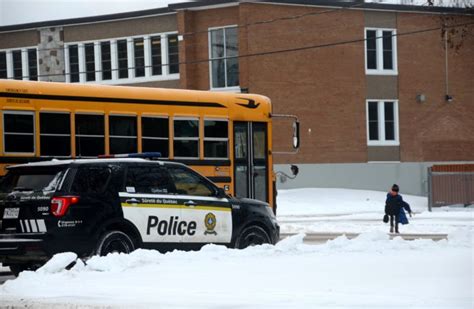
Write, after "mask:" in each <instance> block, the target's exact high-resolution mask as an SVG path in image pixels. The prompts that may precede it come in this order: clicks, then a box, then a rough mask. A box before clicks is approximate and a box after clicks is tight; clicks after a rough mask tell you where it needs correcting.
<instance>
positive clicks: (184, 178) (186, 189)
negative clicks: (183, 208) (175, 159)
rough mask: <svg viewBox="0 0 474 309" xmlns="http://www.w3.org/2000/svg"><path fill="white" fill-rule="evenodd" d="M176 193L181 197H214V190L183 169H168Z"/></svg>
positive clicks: (199, 178)
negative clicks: (181, 195)
mask: <svg viewBox="0 0 474 309" xmlns="http://www.w3.org/2000/svg"><path fill="white" fill-rule="evenodd" d="M169 172H170V175H171V178H173V181H174V186H175V187H176V192H177V193H178V194H183V195H197V196H214V195H215V190H214V189H213V188H212V186H211V185H210V184H208V183H206V182H205V180H204V179H203V178H201V177H199V176H198V175H196V174H195V173H193V172H192V171H190V170H188V169H186V168H183V167H169Z"/></svg>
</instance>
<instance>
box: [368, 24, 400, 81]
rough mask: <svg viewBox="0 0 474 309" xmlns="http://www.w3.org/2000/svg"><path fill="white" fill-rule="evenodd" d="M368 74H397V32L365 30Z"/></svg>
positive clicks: (390, 30)
mask: <svg viewBox="0 0 474 309" xmlns="http://www.w3.org/2000/svg"><path fill="white" fill-rule="evenodd" d="M365 38H366V44H365V58H366V60H365V63H366V73H367V74H397V48H396V42H397V41H396V30H394V29H365Z"/></svg>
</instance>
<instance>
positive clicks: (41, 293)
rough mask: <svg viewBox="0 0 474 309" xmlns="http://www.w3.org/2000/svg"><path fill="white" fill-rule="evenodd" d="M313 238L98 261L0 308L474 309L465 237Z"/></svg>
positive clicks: (7, 287) (16, 288)
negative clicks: (313, 240)
mask: <svg viewBox="0 0 474 309" xmlns="http://www.w3.org/2000/svg"><path fill="white" fill-rule="evenodd" d="M303 236H304V235H303V234H301V235H297V236H294V237H291V238H288V239H285V240H283V241H281V242H280V243H278V244H277V245H276V246H271V245H263V246H258V247H252V248H248V249H246V250H235V249H228V248H225V247H223V246H216V245H207V246H205V247H204V248H203V249H202V250H200V251H198V252H181V251H174V252H171V253H167V254H160V253H158V252H156V251H152V250H137V251H135V252H133V253H132V254H130V255H124V254H111V255H109V256H107V257H94V258H92V259H90V260H89V261H88V262H87V265H85V266H84V265H83V264H81V263H78V264H76V266H77V265H79V266H77V267H76V266H75V267H73V268H72V269H71V270H69V271H68V270H62V271H59V272H58V271H56V267H53V266H48V264H46V265H45V267H46V266H48V267H47V268H49V267H50V268H51V269H54V271H52V272H47V271H40V270H38V271H36V272H28V271H27V272H23V273H21V274H20V276H19V277H18V278H17V279H16V280H9V281H7V282H6V283H5V284H4V285H3V286H2V287H1V288H0V298H1V299H2V302H3V304H5V305H9V304H16V305H18V306H20V305H33V306H34V307H35V308H36V307H38V308H54V307H56V308H64V307H67V308H69V307H71V308H75V307H80V306H111V307H117V308H126V307H144V308H152V307H153V308H156V307H163V308H189V307H193V308H222V307H232V308H254V307H264V308H314V307H320V306H323V307H339V306H342V307H345V306H350V307H357V306H359V307H368V306H371V307H386V306H387V304H389V305H390V306H392V307H402V306H411V307H419V308H421V307H425V308H428V307H444V308H453V307H458V308H470V305H471V304H472V266H473V265H472V264H473V261H472V251H471V249H472V243H471V240H472V234H471V233H470V232H469V231H459V232H457V234H456V235H455V237H454V239H455V241H451V240H449V241H439V242H434V241H431V240H416V241H404V240H402V239H401V238H395V239H393V240H389V239H388V236H387V234H386V233H382V232H371V233H364V234H362V235H360V236H359V237H357V238H355V239H353V240H349V239H347V238H345V237H339V238H337V239H335V240H333V241H328V242H327V243H326V244H324V245H318V246H314V245H306V244H303ZM61 260H63V261H64V260H66V259H65V258H64V256H63V257H61ZM50 263H51V264H54V266H56V265H58V264H60V263H58V262H57V260H56V261H53V262H50ZM64 264H65V263H63V265H64ZM469 270H470V271H469ZM394 291H396V294H397V296H396V297H394V295H393V293H394Z"/></svg>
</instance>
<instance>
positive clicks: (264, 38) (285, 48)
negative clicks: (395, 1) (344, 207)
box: [0, 0, 474, 194]
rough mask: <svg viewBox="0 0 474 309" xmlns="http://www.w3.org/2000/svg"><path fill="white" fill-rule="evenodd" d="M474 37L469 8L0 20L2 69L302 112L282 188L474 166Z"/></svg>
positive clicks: (421, 178)
mask: <svg viewBox="0 0 474 309" xmlns="http://www.w3.org/2000/svg"><path fill="white" fill-rule="evenodd" d="M443 25H447V27H448V28H447V30H448V31H447V33H448V36H445V35H444V32H443V30H442V27H443ZM473 34H474V14H473V12H472V11H469V10H463V9H453V8H437V7H420V6H407V5H384V4H377V3H363V2H360V1H341V2H337V1H321V0H297V1H285V0H273V1H252V2H246V1H231V0H225V1H224V0H221V1H213V0H206V1H199V2H192V3H181V4H175V5H170V6H169V7H167V8H162V9H154V10H147V11H138V12H130V13H123V14H113V15H105V16H96V17H87V18H77V19H68V20H57V21H48V22H40V23H32V24H23V25H14V26H4V27H0V78H15V79H39V80H47V81H63V82H78V83H101V84H113V85H136V86H149V87H170V88H183V89H199V90H212V91H234V92H240V91H244V92H246V91H248V92H251V93H259V94H263V95H266V96H268V97H270V98H271V100H272V102H273V111H274V112H275V113H282V114H294V115H297V116H298V117H299V119H300V122H301V149H300V151H299V152H298V153H297V154H295V155H275V158H274V159H275V162H276V163H277V165H276V167H275V169H276V170H281V171H287V169H288V166H289V165H288V164H290V163H296V164H299V166H300V171H301V173H300V175H299V176H298V177H297V179H295V180H293V181H287V182H280V185H281V186H282V187H305V186H306V187H310V186H320V187H347V188H359V189H376V190H385V189H386V188H388V186H390V185H391V184H392V183H394V182H398V183H400V184H401V186H402V190H403V191H404V192H407V193H414V194H426V168H427V167H428V166H431V165H432V164H433V163H435V162H443V163H449V162H474V134H473V133H474V35H473ZM445 46H447V47H448V48H447V49H446V48H445ZM274 127H275V135H274V136H275V138H274V145H275V150H281V151H285V150H288V149H289V143H288V141H289V138H290V135H291V131H290V129H289V127H288V124H287V123H278V122H275V126H274Z"/></svg>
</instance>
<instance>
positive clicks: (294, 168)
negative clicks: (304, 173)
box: [290, 164, 300, 176]
mask: <svg viewBox="0 0 474 309" xmlns="http://www.w3.org/2000/svg"><path fill="white" fill-rule="evenodd" d="M290 169H291V173H292V174H293V176H296V175H298V173H299V172H300V169H299V168H298V166H296V165H293V164H292V165H291V167H290Z"/></svg>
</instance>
